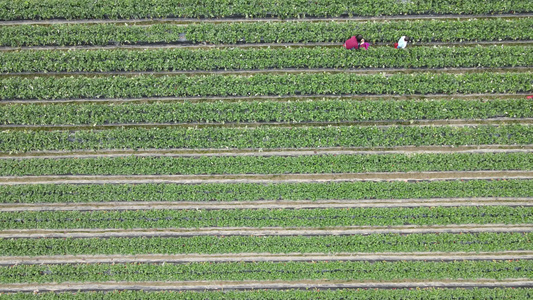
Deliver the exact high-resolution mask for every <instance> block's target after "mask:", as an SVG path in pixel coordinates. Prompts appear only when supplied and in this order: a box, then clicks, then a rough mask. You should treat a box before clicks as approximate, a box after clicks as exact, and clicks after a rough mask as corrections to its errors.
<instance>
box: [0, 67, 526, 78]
mask: <svg viewBox="0 0 533 300" xmlns="http://www.w3.org/2000/svg"><path fill="white" fill-rule="evenodd" d="M525 71H531V68H530V67H499V68H491V67H487V68H485V67H479V68H469V67H465V68H365V69H342V68H312V69H304V68H299V69H297V68H280V69H261V70H193V71H106V72H46V73H45V72H15V73H0V77H7V76H9V77H13V76H24V77H28V76H40V77H67V76H80V75H82V76H87V75H91V76H94V75H122V76H138V75H157V76H163V75H213V74H218V75H255V74H269V73H275V74H285V73H332V74H337V73H354V74H362V75H365V74H383V75H385V76H390V75H393V74H416V73H421V72H424V73H452V74H464V73H484V72H492V73H506V72H525Z"/></svg>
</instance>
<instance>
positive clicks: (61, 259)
mask: <svg viewBox="0 0 533 300" xmlns="http://www.w3.org/2000/svg"><path fill="white" fill-rule="evenodd" d="M515 259H521V260H531V259H533V251H503V252H387V253H385V252H383V253H361V252H353V253H330V254H324V253H280V254H273V253H229V254H136V255H125V254H112V255H52V256H0V266H12V265H43V264H44V265H47V264H115V263H117V264H118V263H156V264H161V263H171V264H183V263H197V262H217V263H220V262H241V261H244V262H260V261H273V262H283V261H420V260H422V261H456V260H515Z"/></svg>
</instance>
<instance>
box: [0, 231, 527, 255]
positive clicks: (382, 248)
mask: <svg viewBox="0 0 533 300" xmlns="http://www.w3.org/2000/svg"><path fill="white" fill-rule="evenodd" d="M532 240H533V233H485V232H484V233H461V234H452V233H440V234H435V233H428V234H408V235H400V234H371V235H350V236H193V237H172V238H161V237H149V238H147V237H138V238H137V237H136V238H113V237H112V238H106V239H100V238H83V239H71V238H69V239H56V238H43V239H0V253H2V255H4V256H42V255H110V254H123V255H135V254H193V253H206V254H217V253H340V252H368V253H375V252H479V251H481V252H498V251H512V250H522V251H523V250H533V242H532Z"/></svg>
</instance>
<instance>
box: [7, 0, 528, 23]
mask: <svg viewBox="0 0 533 300" xmlns="http://www.w3.org/2000/svg"><path fill="white" fill-rule="evenodd" d="M531 11H533V5H532V4H531V3H530V2H528V1H521V0H505V1H490V2H485V3H483V5H479V2H478V1H476V0H468V1H464V0H463V1H459V0H439V1H435V0H433V1H426V0H417V1H410V2H390V1H385V0H380V1H376V0H364V1H357V2H353V1H350V0H337V1H334V2H332V1H327V0H317V1H311V2H309V1H305V0H299V1H294V0H278V1H275V2H270V1H260V0H246V1H232V0H225V1H214V0H203V1H194V0H186V1H183V0H182V1H180V2H179V3H175V2H174V1H169V0H157V1H149V0H135V1H127V2H122V1H121V2H118V3H109V2H105V1H104V2H99V1H97V2H94V1H90V0H77V1H73V0H62V1H53V0H44V1H38V0H31V1H25V2H18V1H9V0H2V1H0V20H20V19H38V20H40V19H138V18H228V17H230V18H231V17H246V18H261V17H263V18H264V17H277V18H305V17H338V16H381V15H405V14H409V15H417V14H461V15H464V14H495V13H520V12H531Z"/></svg>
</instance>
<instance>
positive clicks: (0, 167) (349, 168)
mask: <svg viewBox="0 0 533 300" xmlns="http://www.w3.org/2000/svg"><path fill="white" fill-rule="evenodd" d="M478 170H533V153H523V152H515V153H439V154H410V155H406V154H356V155H301V156H198V157H181V156H178V157H146V156H121V157H96V158H92V157H91V158H62V159H53V158H31V159H0V176H28V175H162V174H165V175H167V174H168V175H178V174H181V175H201V174H320V173H366V172H413V171H416V172H423V171H478Z"/></svg>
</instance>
